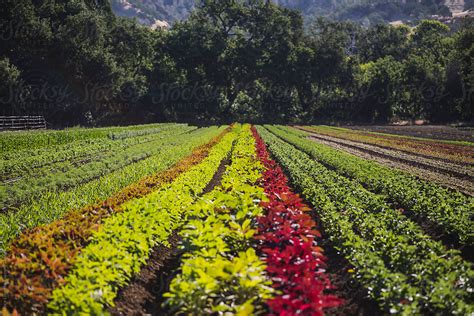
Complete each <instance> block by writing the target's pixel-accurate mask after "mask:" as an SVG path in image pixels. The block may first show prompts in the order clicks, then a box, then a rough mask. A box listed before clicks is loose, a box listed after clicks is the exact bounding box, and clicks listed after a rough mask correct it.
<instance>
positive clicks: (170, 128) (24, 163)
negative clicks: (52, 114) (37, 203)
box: [0, 125, 196, 181]
mask: <svg viewBox="0 0 474 316" xmlns="http://www.w3.org/2000/svg"><path fill="white" fill-rule="evenodd" d="M195 128H196V127H188V126H183V125H166V126H163V127H160V128H154V129H153V133H148V134H146V135H140V136H136V137H130V138H120V139H115V140H112V139H108V138H105V139H93V140H82V141H77V142H72V143H69V144H66V145H62V146H61V147H60V148H55V149H54V150H51V148H49V147H42V148H40V149H35V150H30V151H27V150H22V151H19V152H16V153H15V154H13V155H9V157H4V160H3V162H2V163H3V170H2V171H1V172H0V180H2V181H6V180H10V179H14V178H18V177H22V176H26V175H32V174H35V175H37V174H38V173H40V174H41V173H45V172H54V171H55V170H57V171H62V170H63V169H64V168H65V167H68V166H71V165H76V166H77V165H80V164H82V163H86V162H90V161H96V160H99V159H103V158H105V157H106V156H107V155H110V153H111V152H112V151H119V150H123V149H126V148H128V147H130V146H133V145H138V144H143V143H147V142H151V141H153V140H156V139H157V138H158V137H164V136H165V135H168V134H173V133H175V134H179V133H184V132H189V131H191V130H193V129H195ZM144 131H147V132H148V131H149V130H144Z"/></svg>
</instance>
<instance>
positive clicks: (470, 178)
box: [310, 133, 474, 196]
mask: <svg viewBox="0 0 474 316" xmlns="http://www.w3.org/2000/svg"><path fill="white" fill-rule="evenodd" d="M311 135H312V136H310V138H311V139H312V140H314V141H316V142H318V143H321V144H324V145H327V146H330V147H332V148H335V149H338V150H343V151H345V152H348V153H350V154H353V155H355V156H358V157H361V158H364V159H369V160H374V161H377V162H379V163H381V164H383V165H386V166H389V167H392V168H397V169H400V170H404V171H407V172H410V173H412V174H415V175H416V176H418V177H420V178H422V179H426V180H429V181H435V182H437V183H439V184H441V185H444V186H446V187H449V188H452V189H455V190H458V191H461V192H464V193H466V194H468V195H471V196H473V195H474V171H473V169H472V168H471V167H470V166H463V165H461V164H456V163H453V162H444V161H440V160H436V159H429V158H426V157H420V156H417V155H410V154H408V153H405V152H400V151H397V150H391V149H386V148H381V147H378V146H374V145H367V144H363V143H358V142H354V141H349V140H344V139H340V138H335V137H330V136H325V135H320V134H314V133H312V134H311Z"/></svg>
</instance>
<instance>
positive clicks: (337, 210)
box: [258, 127, 474, 315]
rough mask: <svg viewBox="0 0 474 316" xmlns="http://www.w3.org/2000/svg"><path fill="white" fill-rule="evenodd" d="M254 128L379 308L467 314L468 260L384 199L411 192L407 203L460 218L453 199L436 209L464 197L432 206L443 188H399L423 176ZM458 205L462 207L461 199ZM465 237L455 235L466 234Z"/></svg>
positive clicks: (471, 278)
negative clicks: (406, 174)
mask: <svg viewBox="0 0 474 316" xmlns="http://www.w3.org/2000/svg"><path fill="white" fill-rule="evenodd" d="M258 131H259V133H260V135H261V136H262V137H263V139H264V140H265V142H266V143H267V144H268V146H269V149H270V151H271V152H272V154H273V155H274V157H275V158H276V160H277V161H278V162H279V163H280V164H281V165H282V166H283V167H284V168H285V170H286V171H287V172H288V174H289V175H290V178H291V180H292V182H293V183H294V184H295V186H296V187H297V189H299V191H301V192H302V193H303V195H304V197H305V198H306V199H307V200H308V201H310V202H311V203H312V205H313V206H314V208H315V210H316V211H317V214H318V216H319V217H320V219H321V222H322V224H323V226H324V227H325V230H326V232H327V233H328V235H329V236H330V238H331V241H332V243H333V244H334V245H335V247H336V248H337V249H338V250H339V251H340V252H341V253H342V254H343V255H344V256H345V257H346V258H347V259H348V260H349V261H350V263H351V264H352V265H353V266H354V270H355V272H356V273H355V277H356V278H357V280H358V281H359V282H360V283H361V284H363V285H364V286H365V287H366V288H367V289H368V291H369V294H370V295H371V296H372V297H373V298H374V299H376V300H377V301H378V302H379V304H380V306H381V307H382V309H383V310H385V311H386V312H390V313H397V314H398V313H399V314H405V315H412V314H424V313H425V314H426V313H428V314H460V315H469V314H471V313H472V312H473V311H474V306H473V302H472V291H473V286H474V271H473V270H472V265H471V263H470V262H466V261H464V260H463V259H462V258H461V257H460V256H459V252H458V251H455V250H447V249H446V248H445V247H444V246H443V245H442V244H441V243H439V242H436V241H434V240H433V239H431V238H430V237H429V236H427V235H425V234H424V232H423V231H422V230H421V228H420V227H419V226H418V225H417V224H415V223H414V222H412V221H411V220H410V219H409V218H407V217H406V216H404V215H403V214H402V213H401V212H400V211H399V210H397V209H395V208H393V207H392V205H390V203H388V201H387V198H388V197H389V196H391V195H393V196H391V197H390V198H397V197H403V196H404V195H408V194H416V197H415V198H414V199H413V200H412V202H411V204H410V205H409V207H410V208H411V209H412V210H413V211H419V210H420V212H421V211H423V210H424V211H425V212H427V213H428V212H433V213H434V212H437V214H438V215H439V216H444V218H446V217H448V216H449V215H448V214H452V213H455V214H458V216H460V218H461V219H462V218H464V215H463V214H459V213H457V212H458V209H457V206H456V207H455V208H454V209H452V211H451V212H448V211H445V212H446V214H442V213H441V211H442V210H450V208H449V207H453V205H457V204H455V203H459V199H465V197H462V196H458V198H457V199H455V200H450V199H447V200H446V202H444V203H440V202H438V204H440V205H444V208H440V207H438V208H437V205H438V204H437V203H435V201H436V199H440V200H438V201H444V200H443V194H449V192H447V191H440V193H438V192H436V191H424V190H422V189H420V191H419V192H417V193H412V192H407V191H410V190H416V189H417V188H422V186H424V185H426V186H427V185H428V184H425V183H422V182H419V183H416V182H415V179H414V178H410V177H408V176H406V177H405V178H404V177H403V174H398V177H397V176H396V174H397V172H396V171H392V172H393V173H392V174H390V173H389V171H391V169H386V168H384V167H381V166H378V165H376V164H373V163H370V162H366V161H363V160H361V161H356V159H358V158H355V157H353V156H350V155H346V154H343V153H341V152H338V151H335V150H332V149H329V148H328V147H324V146H319V145H317V144H315V143H313V142H312V141H310V140H306V139H304V138H302V137H300V135H299V134H298V132H294V131H292V130H290V129H288V128H276V127H268V129H266V128H264V127H259V128H258ZM270 131H271V132H270ZM277 135H278V136H277ZM283 139H284V140H283ZM290 143H291V144H290ZM314 158H316V160H315V159H314ZM323 163H324V164H323ZM328 167H329V168H328ZM396 179H398V181H399V182H396ZM405 180H406V181H412V182H410V183H412V186H413V187H410V186H408V187H403V186H402V185H400V183H402V184H403V181H405ZM385 181H395V182H392V183H390V182H385ZM370 188H378V190H379V192H377V193H380V194H376V193H372V192H371V191H369V190H368V189H370ZM384 190H385V191H384ZM431 190H435V187H432V188H431ZM384 193H385V194H384ZM397 193H398V194H397ZM429 193H431V194H432V196H430V194H429ZM454 196H457V195H454ZM444 198H445V199H446V197H444ZM402 201H403V200H402ZM425 201H431V203H433V204H432V205H431V207H432V208H424V207H426V203H427V202H425ZM449 203H452V204H451V205H450V204H449ZM471 205H472V204H471ZM459 207H461V208H462V209H464V210H466V211H469V209H466V205H464V204H460V205H459ZM471 211H472V209H471ZM428 214H429V213H428ZM463 223H464V222H463V221H462V220H460V224H461V225H463ZM453 224H454V221H453ZM461 227H463V226H461ZM465 229H466V230H469V229H472V226H471V227H470V228H469V227H465ZM461 231H464V230H460V232H461ZM463 236H464V235H463ZM467 237H469V235H466V238H464V239H462V240H464V241H466V242H469V241H470V240H471V239H470V238H467Z"/></svg>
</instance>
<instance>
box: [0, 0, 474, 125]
mask: <svg viewBox="0 0 474 316" xmlns="http://www.w3.org/2000/svg"><path fill="white" fill-rule="evenodd" d="M473 23H474V22H473V20H472V19H465V20H464V21H462V23H461V24H460V25H458V26H457V27H456V29H450V28H449V27H448V26H446V25H444V24H442V23H440V22H437V21H431V20H424V21H421V22H420V23H418V24H417V25H416V26H415V27H409V26H404V25H402V26H397V27H395V26H391V25H388V24H377V25H374V26H371V27H368V28H367V27H363V26H361V25H360V24H355V23H351V22H341V21H332V20H328V19H324V18H318V19H315V20H314V21H312V22H310V23H305V21H304V20H303V17H302V16H301V14H300V13H299V12H298V11H294V10H290V9H286V8H283V7H280V6H277V5H275V4H273V3H272V2H271V1H268V0H266V1H264V0H243V1H238V0H203V1H200V2H199V4H198V5H197V8H196V10H195V11H194V12H193V13H192V14H191V15H190V17H189V18H188V19H186V20H184V21H181V22H177V23H175V24H174V25H173V27H172V28H171V29H169V30H151V29H150V28H148V27H144V26H141V25H139V24H138V23H137V22H136V21H133V20H130V19H126V18H119V17H116V16H115V15H114V14H113V12H112V10H111V8H110V3H109V2H108V1H107V0H45V1H34V0H4V1H3V3H2V10H1V11H0V30H1V32H0V41H1V42H2V45H0V79H1V80H0V104H1V106H2V115H32V114H40V115H44V116H45V117H46V118H47V120H48V121H49V122H51V123H52V124H53V125H56V126H64V125H75V124H84V125H106V124H121V123H124V124H125V123H140V122H149V121H187V122H197V121H200V122H209V123H210V122H216V123H217V122H228V121H235V120H239V121H251V122H285V123H297V122H323V121H324V122H327V121H338V122H364V123H384V122H388V121H390V120H397V119H427V120H430V121H432V122H452V121H459V120H462V121H470V120H472V118H473V106H472V103H473V102H472V90H473V84H474V77H473V73H474V71H473V67H474V66H473V64H474V63H473V56H474V24H473Z"/></svg>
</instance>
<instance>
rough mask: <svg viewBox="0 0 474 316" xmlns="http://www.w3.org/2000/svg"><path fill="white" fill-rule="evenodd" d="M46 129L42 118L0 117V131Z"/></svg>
mask: <svg viewBox="0 0 474 316" xmlns="http://www.w3.org/2000/svg"><path fill="white" fill-rule="evenodd" d="M29 129H46V120H45V119H44V117H43V116H0V131H21V130H29Z"/></svg>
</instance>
